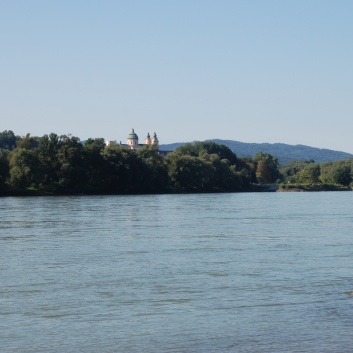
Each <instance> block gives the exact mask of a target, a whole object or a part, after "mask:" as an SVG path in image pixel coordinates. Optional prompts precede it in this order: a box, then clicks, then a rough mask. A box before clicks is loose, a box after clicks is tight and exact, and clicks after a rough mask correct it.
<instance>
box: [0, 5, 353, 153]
mask: <svg viewBox="0 0 353 353" xmlns="http://www.w3.org/2000/svg"><path fill="white" fill-rule="evenodd" d="M352 18H353V1H351V0H347V1H345V0H331V1H327V0H295V1H290V0H268V1H266V0H261V1H260V0H213V1H209V0H141V1H140V0H128V1H127V0H111V1H109V0H99V1H98V0H96V1H91V0H70V1H68V0H60V1H48V0H22V1H20V0H0V51H1V55H0V131H3V130H13V131H14V132H15V133H16V134H18V135H24V134H26V133H28V132H29V133H31V134H32V135H39V136H42V135H43V134H46V133H50V132H55V133H58V134H72V135H75V136H78V137H80V138H81V139H82V140H84V139H86V138H88V137H104V138H105V139H116V140H118V141H120V140H122V141H123V142H124V141H125V139H126V137H127V135H128V133H129V132H130V129H131V128H132V127H134V128H135V130H136V132H137V133H138V134H139V137H140V138H141V139H144V137H145V135H146V133H147V132H150V133H153V132H154V131H156V132H157V134H158V137H159V140H160V142H161V143H171V142H185V141H193V140H205V139H211V138H221V139H230V140H236V141H242V142H270V143H274V142H283V143H288V144H305V145H309V146H314V147H321V148H330V149H335V150H341V151H345V152H350V153H353V138H352V131H353V20H352Z"/></svg>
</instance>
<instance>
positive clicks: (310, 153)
mask: <svg viewBox="0 0 353 353" xmlns="http://www.w3.org/2000/svg"><path fill="white" fill-rule="evenodd" d="M209 141H212V142H215V143H218V144H222V145H225V146H227V147H229V148H230V149H231V150H232V151H233V152H234V153H236V155H237V156H238V157H241V158H246V157H250V158H251V157H253V156H254V155H255V154H256V153H257V152H266V153H269V154H271V155H273V156H276V158H277V159H278V162H279V163H280V164H285V163H288V162H290V161H300V160H311V159H312V160H314V161H315V162H317V163H321V162H333V161H337V160H342V159H348V158H353V155H352V154H349V153H346V152H340V151H333V150H329V149H321V148H315V147H309V146H304V145H295V146H293V145H287V144H284V143H274V144H271V143H245V142H238V141H231V140H219V139H214V140H209ZM182 145H183V143H173V144H168V145H161V149H163V150H166V151H173V150H175V148H177V147H180V146H182Z"/></svg>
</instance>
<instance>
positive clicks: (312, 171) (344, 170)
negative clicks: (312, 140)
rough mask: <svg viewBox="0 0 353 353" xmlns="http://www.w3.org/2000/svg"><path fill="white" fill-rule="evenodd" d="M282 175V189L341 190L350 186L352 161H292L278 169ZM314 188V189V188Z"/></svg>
mask: <svg viewBox="0 0 353 353" xmlns="http://www.w3.org/2000/svg"><path fill="white" fill-rule="evenodd" d="M279 170H280V173H281V174H282V180H283V184H282V187H285V188H289V189H290V188H292V187H300V188H302V189H310V187H311V188H312V189H318V188H320V185H321V189H322V190H333V189H337V190H341V189H344V187H346V188H347V187H349V186H352V181H353V178H352V171H353V159H346V160H343V161H335V162H327V163H315V162H314V161H313V160H309V161H292V162H290V163H287V164H286V165H283V166H281V167H280V168H279ZM314 186H315V187H314Z"/></svg>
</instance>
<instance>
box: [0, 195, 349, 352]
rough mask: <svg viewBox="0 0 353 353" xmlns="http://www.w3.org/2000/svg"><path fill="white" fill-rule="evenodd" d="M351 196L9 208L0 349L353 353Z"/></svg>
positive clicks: (10, 200) (137, 199)
mask: <svg viewBox="0 0 353 353" xmlns="http://www.w3.org/2000/svg"><path fill="white" fill-rule="evenodd" d="M352 195H353V194H352V193H350V192H320V193H314V192H312V193H233V194H198V195H145V196H87V197H86V196H82V197H3V198H0V249H1V255H0V283H1V286H0V345H1V346H0V351H1V352H5V353H10V352H16V353H17V352H21V353H29V352H31V353H32V352H33V353H34V352H36V353H37V352H46V353H51V352H85V353H91V352H92V353H93V352H99V353H107V352H133V353H135V352H146V353H149V352H150V353H152V352H153V353H161V352H163V353H164V352H175V353H180V352H185V353H191V352H195V353H196V352H202V353H203V352H206V353H211V352H212V353H213V352H215V353H216V352H217V353H221V352H232V353H243V352H249V353H250V352H251V353H257V352H258V353H260V352H261V353H274V352H278V353H286V352H315V353H319V352H327V353H332V352H340V353H345V352H351V351H352V347H353V335H352V326H353V296H352V295H351V292H353V277H352V268H353V256H352V255H353V232H352V228H353V203H352Z"/></svg>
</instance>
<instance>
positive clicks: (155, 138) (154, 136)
mask: <svg viewBox="0 0 353 353" xmlns="http://www.w3.org/2000/svg"><path fill="white" fill-rule="evenodd" d="M158 143H159V141H158V137H157V134H156V133H154V134H153V138H152V145H154V146H156V147H158Z"/></svg>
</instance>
